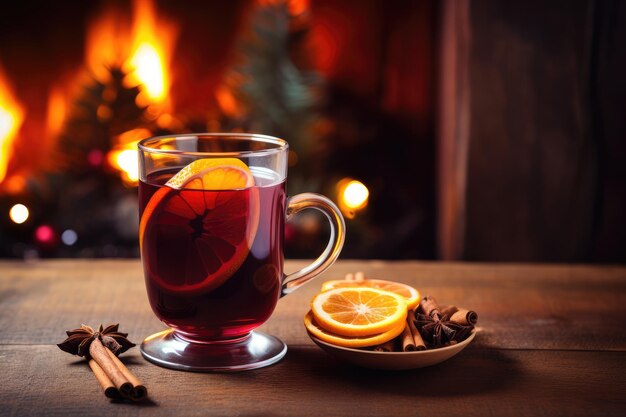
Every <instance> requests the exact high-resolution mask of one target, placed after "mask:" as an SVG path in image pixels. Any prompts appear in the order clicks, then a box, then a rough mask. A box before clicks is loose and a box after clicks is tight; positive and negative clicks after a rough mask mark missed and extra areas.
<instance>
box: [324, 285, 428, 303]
mask: <svg viewBox="0 0 626 417" xmlns="http://www.w3.org/2000/svg"><path fill="white" fill-rule="evenodd" d="M354 287H368V288H378V289H381V290H385V291H389V292H393V293H395V294H398V295H401V296H403V297H404V298H405V299H406V304H407V308H408V309H409V310H413V309H414V308H415V307H417V305H418V304H419V302H420V293H419V291H418V290H416V289H415V288H413V287H411V286H409V285H406V284H402V283H400V282H393V281H385V280H382V279H366V280H364V281H360V282H359V281H347V280H343V279H341V280H334V281H326V282H325V283H324V284H323V285H322V291H328V290H331V289H333V288H354Z"/></svg>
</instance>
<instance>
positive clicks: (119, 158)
mask: <svg viewBox="0 0 626 417" xmlns="http://www.w3.org/2000/svg"><path fill="white" fill-rule="evenodd" d="M150 136H152V132H150V131H149V130H148V129H132V130H129V131H127V132H124V133H122V134H121V135H119V136H117V137H115V138H114V141H115V143H116V144H115V146H114V148H113V150H111V151H110V152H109V153H108V154H107V161H108V163H109V165H110V166H111V167H113V168H114V169H115V170H117V171H119V173H120V177H121V178H122V181H123V182H124V184H125V185H127V186H135V185H137V182H138V181H139V160H138V157H139V156H138V154H137V143H138V142H139V141H140V140H141V139H145V138H148V137H150Z"/></svg>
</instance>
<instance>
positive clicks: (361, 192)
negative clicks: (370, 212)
mask: <svg viewBox="0 0 626 417" xmlns="http://www.w3.org/2000/svg"><path fill="white" fill-rule="evenodd" d="M369 195H370V192H369V190H368V189H367V187H366V186H365V184H363V183H362V182H361V181H357V180H354V179H352V178H344V179H342V180H341V181H339V182H338V183H337V200H338V202H339V208H340V209H341V212H342V213H343V214H344V216H345V217H347V218H349V219H353V218H354V217H355V216H356V212H357V211H358V210H361V209H363V208H365V207H366V206H367V202H368V199H369Z"/></svg>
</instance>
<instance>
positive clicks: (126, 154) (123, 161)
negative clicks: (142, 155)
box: [108, 149, 139, 186]
mask: <svg viewBox="0 0 626 417" xmlns="http://www.w3.org/2000/svg"><path fill="white" fill-rule="evenodd" d="M108 161H109V164H110V165H111V166H113V167H114V168H115V169H117V170H118V171H119V172H120V176H121V178H122V181H123V182H124V184H125V185H128V186H134V185H137V181H138V180H139V161H138V155H137V150H136V149H122V150H113V151H111V152H109V154H108Z"/></svg>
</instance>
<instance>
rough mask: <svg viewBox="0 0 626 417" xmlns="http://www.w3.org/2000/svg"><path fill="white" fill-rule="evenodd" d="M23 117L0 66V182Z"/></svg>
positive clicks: (4, 173)
mask: <svg viewBox="0 0 626 417" xmlns="http://www.w3.org/2000/svg"><path fill="white" fill-rule="evenodd" d="M23 118H24V111H23V109H22V106H21V105H20V104H19V103H18V102H17V101H16V100H15V98H14V97H13V93H12V91H11V90H10V87H9V82H8V80H7V79H6V77H5V76H4V74H3V72H2V69H1V68H0V183H1V182H2V181H3V180H4V177H5V176H6V173H7V167H8V165H9V160H10V158H11V154H12V153H13V140H14V139H15V136H16V134H17V132H18V130H19V129H20V126H21V125H22V120H23Z"/></svg>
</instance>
